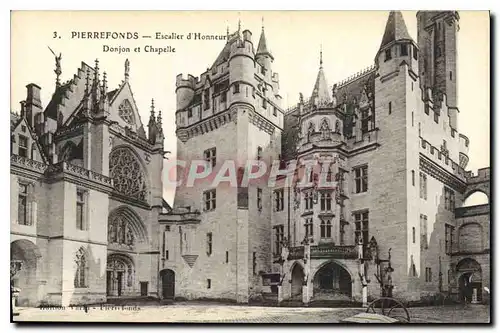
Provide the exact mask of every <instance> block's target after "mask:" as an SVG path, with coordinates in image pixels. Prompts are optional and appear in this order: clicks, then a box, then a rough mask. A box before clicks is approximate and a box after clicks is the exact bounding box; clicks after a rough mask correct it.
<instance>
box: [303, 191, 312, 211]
mask: <svg viewBox="0 0 500 333" xmlns="http://www.w3.org/2000/svg"><path fill="white" fill-rule="evenodd" d="M304 201H305V204H306V210H309V209H313V203H314V201H313V194H312V192H310V191H307V192H304Z"/></svg>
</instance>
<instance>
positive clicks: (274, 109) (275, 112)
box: [273, 106, 278, 117]
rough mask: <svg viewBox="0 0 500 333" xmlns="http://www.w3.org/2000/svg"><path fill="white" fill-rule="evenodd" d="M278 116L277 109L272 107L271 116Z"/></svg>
mask: <svg viewBox="0 0 500 333" xmlns="http://www.w3.org/2000/svg"><path fill="white" fill-rule="evenodd" d="M277 115H278V108H276V107H275V106H273V116H275V117H276V116H277Z"/></svg>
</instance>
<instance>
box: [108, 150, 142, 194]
mask: <svg viewBox="0 0 500 333" xmlns="http://www.w3.org/2000/svg"><path fill="white" fill-rule="evenodd" d="M109 169H110V172H109V174H110V176H111V178H112V179H113V185H114V188H115V190H116V191H117V192H120V193H121V194H124V195H126V196H128V197H130V198H133V199H138V200H141V201H145V200H146V195H147V186H146V175H145V174H144V172H143V170H142V167H141V165H140V163H139V161H138V160H137V158H136V157H135V156H134V154H133V153H132V152H131V150H130V148H125V147H123V148H116V149H114V150H113V151H112V152H111V154H110V157H109Z"/></svg>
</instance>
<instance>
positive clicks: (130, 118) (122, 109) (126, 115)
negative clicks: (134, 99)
mask: <svg viewBox="0 0 500 333" xmlns="http://www.w3.org/2000/svg"><path fill="white" fill-rule="evenodd" d="M118 115H119V116H120V118H122V119H123V121H125V122H126V123H127V124H129V125H134V124H135V120H134V110H133V109H132V105H131V104H130V102H129V101H128V99H126V100H124V101H123V102H122V103H121V104H120V106H119V107H118Z"/></svg>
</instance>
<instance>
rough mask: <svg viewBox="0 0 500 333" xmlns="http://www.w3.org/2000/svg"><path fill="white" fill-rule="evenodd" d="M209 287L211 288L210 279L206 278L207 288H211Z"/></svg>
mask: <svg viewBox="0 0 500 333" xmlns="http://www.w3.org/2000/svg"><path fill="white" fill-rule="evenodd" d="M211 288H212V280H211V279H207V289H211Z"/></svg>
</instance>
